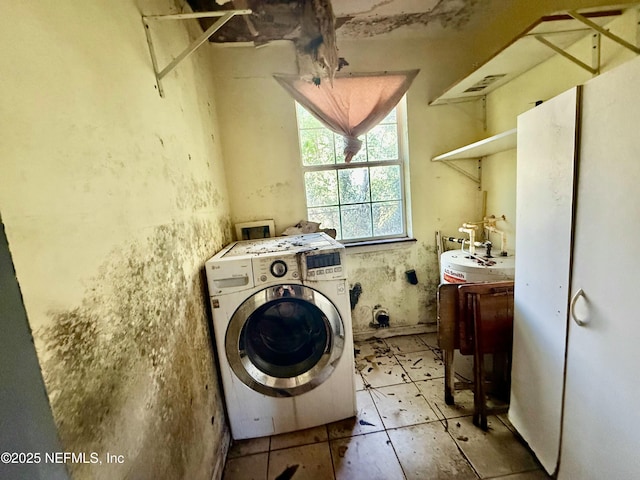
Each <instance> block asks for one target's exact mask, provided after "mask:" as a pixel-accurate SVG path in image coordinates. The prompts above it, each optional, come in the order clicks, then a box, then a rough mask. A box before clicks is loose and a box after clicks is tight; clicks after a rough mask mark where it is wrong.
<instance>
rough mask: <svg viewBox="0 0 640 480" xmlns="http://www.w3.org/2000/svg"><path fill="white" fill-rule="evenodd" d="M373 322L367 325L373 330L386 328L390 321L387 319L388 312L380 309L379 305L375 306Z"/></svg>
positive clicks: (382, 308)
mask: <svg viewBox="0 0 640 480" xmlns="http://www.w3.org/2000/svg"><path fill="white" fill-rule="evenodd" d="M372 316H373V321H372V322H371V323H370V324H369V326H370V327H373V328H388V327H389V322H390V321H391V319H390V317H389V310H387V309H386V308H384V307H382V306H381V305H376V306H375V307H373V312H372Z"/></svg>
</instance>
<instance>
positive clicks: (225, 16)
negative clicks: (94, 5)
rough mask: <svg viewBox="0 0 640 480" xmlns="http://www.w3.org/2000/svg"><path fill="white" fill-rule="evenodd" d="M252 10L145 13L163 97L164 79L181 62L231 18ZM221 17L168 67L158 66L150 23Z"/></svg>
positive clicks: (151, 52) (249, 12)
mask: <svg viewBox="0 0 640 480" xmlns="http://www.w3.org/2000/svg"><path fill="white" fill-rule="evenodd" d="M250 14H251V10H249V9H244V10H221V11H216V12H195V13H179V14H175V15H143V16H142V23H143V24H144V32H145V35H146V36H147V44H148V45H149V53H150V54H151V63H152V64H153V72H154V74H155V76H156V84H157V85H158V93H159V94H160V96H161V97H164V89H163V88H162V79H163V78H164V77H165V76H166V75H167V74H168V73H169V72H171V71H172V70H173V69H174V68H176V67H177V66H178V65H179V64H180V62H182V61H183V60H184V59H185V58H187V57H188V56H189V55H191V54H192V53H193V52H195V51H196V49H197V48H198V47H199V46H200V45H202V44H203V43H205V42H206V41H207V40H209V37H210V36H211V35H213V34H214V33H215V32H217V31H218V30H220V28H221V27H222V26H223V25H224V24H225V23H227V22H228V21H229V20H231V19H232V18H233V17H234V16H236V15H250ZM211 17H220V18H219V19H218V21H216V22H215V23H214V24H213V25H211V26H210V27H209V28H207V29H206V30H205V31H204V32H203V33H202V35H200V36H199V37H198V38H196V39H195V40H194V41H193V42H191V44H190V45H189V46H188V47H187V48H185V49H184V50H183V51H182V52H181V53H180V54H179V55H178V56H177V57H176V58H174V59H173V60H172V61H171V62H170V63H169V64H168V65H167V66H166V67H164V68H163V69H162V70H160V69H159V68H158V59H157V57H156V52H155V48H154V46H153V38H152V36H151V27H150V25H151V24H152V23H153V22H154V21H165V20H188V19H193V18H211Z"/></svg>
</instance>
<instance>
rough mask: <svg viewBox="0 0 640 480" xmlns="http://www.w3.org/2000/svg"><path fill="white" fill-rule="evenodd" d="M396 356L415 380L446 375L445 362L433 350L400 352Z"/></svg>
mask: <svg viewBox="0 0 640 480" xmlns="http://www.w3.org/2000/svg"><path fill="white" fill-rule="evenodd" d="M396 358H397V359H398V361H399V362H400V364H401V365H402V367H403V368H404V370H405V371H406V372H407V374H408V375H409V378H410V379H411V380H412V381H414V382H418V381H420V380H429V379H431V378H440V377H444V363H443V362H442V359H441V358H439V357H438V355H437V354H436V353H435V352H433V350H422V351H420V352H411V353H398V354H396Z"/></svg>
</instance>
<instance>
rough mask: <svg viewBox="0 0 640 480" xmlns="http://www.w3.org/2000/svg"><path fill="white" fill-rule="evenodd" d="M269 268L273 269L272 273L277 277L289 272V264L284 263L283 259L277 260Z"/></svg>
mask: <svg viewBox="0 0 640 480" xmlns="http://www.w3.org/2000/svg"><path fill="white" fill-rule="evenodd" d="M269 270H271V274H272V275H273V276H274V277H277V278H280V277H284V276H285V275H286V273H287V264H286V263H284V262H283V261H282V260H276V261H275V262H273V263H272V264H271V267H270V268H269Z"/></svg>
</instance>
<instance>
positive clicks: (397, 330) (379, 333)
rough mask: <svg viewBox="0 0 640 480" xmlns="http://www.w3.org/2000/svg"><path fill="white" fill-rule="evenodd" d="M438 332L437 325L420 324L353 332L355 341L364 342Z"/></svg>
mask: <svg viewBox="0 0 640 480" xmlns="http://www.w3.org/2000/svg"><path fill="white" fill-rule="evenodd" d="M437 331H438V326H437V324H436V323H419V324H418V325H407V326H405V327H389V328H373V327H371V328H368V329H367V330H359V331H357V332H353V340H354V341H356V342H362V341H365V340H369V339H371V338H389V337H398V336H400V335H420V334H423V333H435V332H437Z"/></svg>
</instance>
